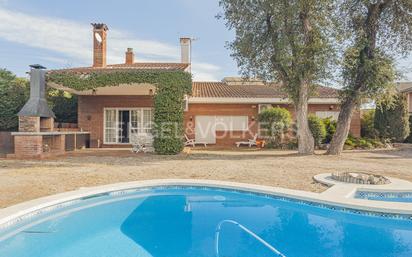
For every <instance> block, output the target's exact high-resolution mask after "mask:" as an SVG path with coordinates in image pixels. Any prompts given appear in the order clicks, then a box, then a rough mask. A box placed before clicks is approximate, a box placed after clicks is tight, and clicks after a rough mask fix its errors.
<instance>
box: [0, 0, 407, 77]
mask: <svg viewBox="0 0 412 257" xmlns="http://www.w3.org/2000/svg"><path fill="white" fill-rule="evenodd" d="M220 11H221V9H220V7H219V5H218V0H150V1H149V0H118V1H112V0H106V1H103V0H82V1H79V0H66V1H58V0H36V1H33V0H0V67H2V68H7V69H9V70H11V71H13V72H15V73H16V74H18V75H19V76H24V75H25V72H26V71H27V70H28V65H29V64H33V63H40V64H42V65H44V66H46V67H47V68H49V69H56V68H66V67H78V66H90V65H91V62H92V33H91V29H92V28H91V26H90V23H91V22H104V23H106V24H107V25H108V26H109V32H108V63H122V62H124V52H125V50H126V48H127V47H132V48H134V51H135V54H136V61H166V62H167V61H170V62H178V61H179V56H180V47H179V37H181V36H189V37H195V38H198V40H197V41H195V42H194V43H193V57H192V60H193V68H192V71H193V73H194V79H195V80H221V79H222V78H223V77H225V76H235V75H237V74H238V69H237V66H236V63H235V62H234V61H233V59H232V58H231V57H230V51H229V50H228V49H226V48H225V43H226V42H227V41H230V40H232V39H233V38H234V33H233V32H231V31H228V30H227V28H226V27H225V25H224V21H222V20H217V19H216V18H215V16H216V14H218V13H219V12H220ZM398 66H399V68H400V69H401V70H402V71H404V73H405V74H407V75H406V78H405V79H403V80H412V58H409V59H406V60H402V61H400V63H399V65H398Z"/></svg>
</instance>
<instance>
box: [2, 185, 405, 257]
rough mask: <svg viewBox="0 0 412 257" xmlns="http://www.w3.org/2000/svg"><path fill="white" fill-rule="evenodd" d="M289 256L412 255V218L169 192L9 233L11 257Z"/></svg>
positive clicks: (77, 209) (98, 205) (74, 204)
mask: <svg viewBox="0 0 412 257" xmlns="http://www.w3.org/2000/svg"><path fill="white" fill-rule="evenodd" d="M274 250H276V251H278V253H276V252H275V251H274ZM279 254H283V255H285V256H287V257H291V256H305V257H306V256H376V257H379V256H382V257H383V256H385V257H389V256H412V220H411V219H409V218H408V217H403V218H402V217H401V218H386V217H382V216H380V215H379V214H373V213H363V212H358V211H353V210H344V209H341V208H333V207H331V206H324V205H319V204H314V203H310V202H302V201H298V200H293V199H285V198H282V197H276V196H271V195H264V194H255V193H250V192H244V191H236V190H227V189H219V188H209V187H185V186H166V187H153V188H144V189H138V190H129V191H125V192H124V191H123V192H112V193H105V194H100V195H96V196H93V197H86V198H83V199H79V200H74V201H71V202H67V203H65V204H62V205H60V206H59V207H58V208H49V209H48V210H47V211H43V212H41V213H39V214H37V215H33V216H31V217H28V218H25V219H22V220H21V221H19V222H17V223H15V224H13V225H11V226H7V227H3V228H0V256H5V257H6V256H7V257H8V256H10V257H23V256H24V257H30V256H41V257H57V256H59V257H73V256H76V257H83V256H84V257H86V256H87V257H115V256H116V257H129V256H130V257H132V256H133V257H137V256H139V257H140V256H141V257H151V256H152V257H163V256H164V257H166V256H168V257H169V256H170V257H189V256H190V257H203V256H204V257H206V256H207V257H209V256H210V257H212V256H220V257H232V256H233V257H235V256H239V257H257V256H259V257H260V256H261V257H265V256H281V255H279Z"/></svg>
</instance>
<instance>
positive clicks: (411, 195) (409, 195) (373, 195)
mask: <svg viewBox="0 0 412 257" xmlns="http://www.w3.org/2000/svg"><path fill="white" fill-rule="evenodd" d="M355 198H359V199H367V200H375V201H387V202H401V203H412V192H369V191H357V192H356V194H355Z"/></svg>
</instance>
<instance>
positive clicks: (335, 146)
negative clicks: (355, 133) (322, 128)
mask: <svg viewBox="0 0 412 257" xmlns="http://www.w3.org/2000/svg"><path fill="white" fill-rule="evenodd" d="M355 107H356V100H355V98H354V97H349V98H347V99H346V100H345V101H344V102H343V104H342V106H341V110H340V113H339V118H338V122H337V125H336V132H335V134H334V135H333V138H332V141H331V143H330V146H329V149H328V151H327V152H326V154H329V155H339V154H341V153H342V151H343V146H344V145H345V141H346V138H347V137H348V134H349V129H350V123H351V120H352V114H353V111H354V110H355Z"/></svg>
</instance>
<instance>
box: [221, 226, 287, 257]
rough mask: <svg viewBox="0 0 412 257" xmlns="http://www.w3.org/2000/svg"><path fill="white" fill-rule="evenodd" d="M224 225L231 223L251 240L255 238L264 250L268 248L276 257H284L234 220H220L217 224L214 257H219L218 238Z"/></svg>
mask: <svg viewBox="0 0 412 257" xmlns="http://www.w3.org/2000/svg"><path fill="white" fill-rule="evenodd" d="M224 223H231V224H234V225H236V226H238V227H239V228H240V229H242V230H243V231H245V232H246V233H248V234H249V235H251V236H252V237H253V238H255V239H256V240H258V241H259V242H260V243H261V244H263V245H264V246H265V247H266V248H268V249H269V250H271V251H272V252H273V253H274V254H276V256H278V257H286V256H285V255H284V254H283V253H281V252H280V251H279V250H277V249H276V248H275V247H273V246H271V245H270V244H269V243H268V242H266V241H265V240H264V239H263V238H261V237H260V236H258V235H256V234H255V233H253V232H252V231H250V230H249V229H248V228H246V227H245V226H243V225H242V224H240V223H239V222H236V221H234V220H222V221H221V222H219V224H218V225H217V227H216V237H215V250H216V257H220V255H219V237H220V230H221V228H222V225H223V224H224Z"/></svg>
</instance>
